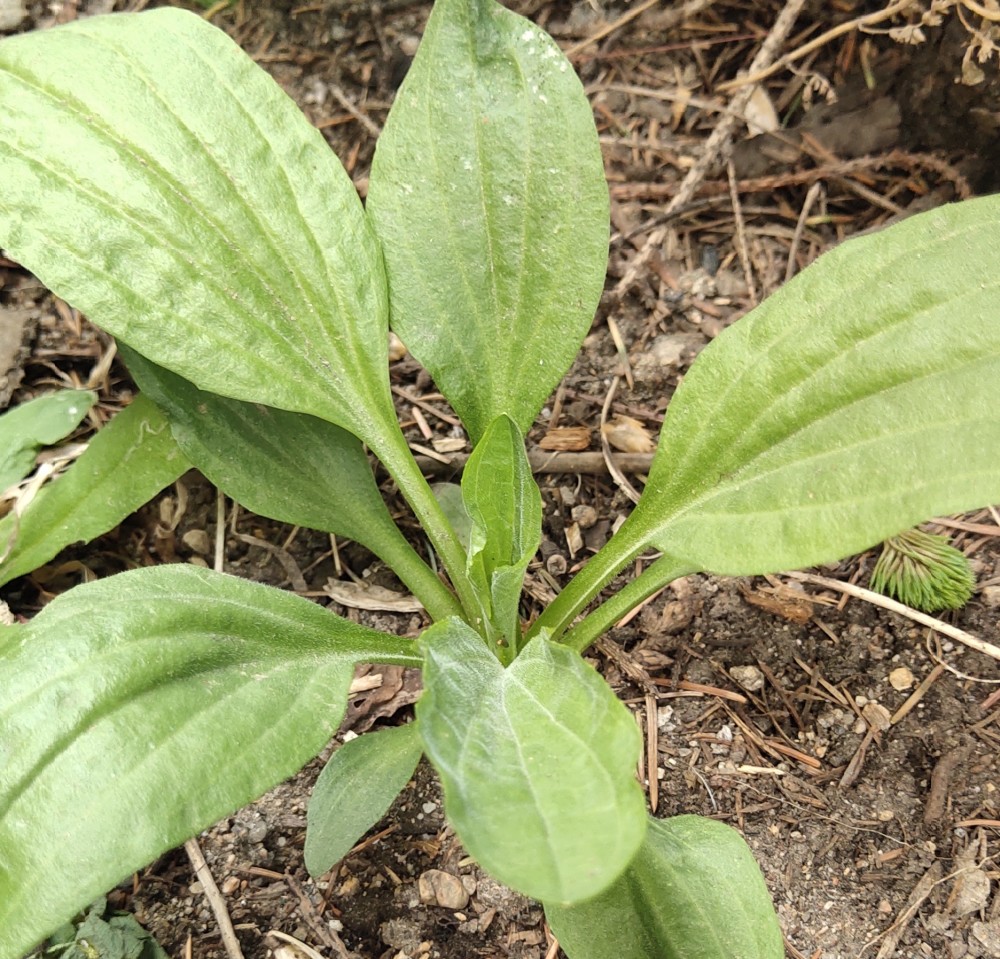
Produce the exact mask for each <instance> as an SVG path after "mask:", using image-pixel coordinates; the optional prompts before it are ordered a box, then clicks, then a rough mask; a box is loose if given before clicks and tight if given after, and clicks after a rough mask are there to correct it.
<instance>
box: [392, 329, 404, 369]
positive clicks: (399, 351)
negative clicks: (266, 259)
mask: <svg viewBox="0 0 1000 959" xmlns="http://www.w3.org/2000/svg"><path fill="white" fill-rule="evenodd" d="M404 356H406V344H405V343H404V342H403V341H402V340H401V339H400V338H399V337H398V336H396V334H395V333H392V332H390V333H389V362H390V363H397V362H398V361H399V360H401V359H402V358H403V357H404Z"/></svg>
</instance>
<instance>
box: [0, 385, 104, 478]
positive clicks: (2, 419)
mask: <svg viewBox="0 0 1000 959" xmlns="http://www.w3.org/2000/svg"><path fill="white" fill-rule="evenodd" d="M96 399H97V395H96V394H95V393H93V392H91V391H90V390H64V391H62V392H61V393H53V394H51V395H50V396H39V397H38V398H37V399H33V400H29V401H28V402H27V403H24V404H22V405H21V406H15V407H14V408H13V409H11V410H8V411H7V412H6V413H4V414H3V415H0V493H2V492H3V491H4V490H5V489H7V487H8V486H13V485H14V484H15V483H19V482H20V481H21V480H22V479H24V477H25V476H27V475H28V474H29V473H30V472H31V470H32V468H33V467H34V465H35V454H36V453H37V452H38V451H39V450H40V449H41V448H42V447H43V446H49V445H51V444H52V443H58V442H59V440H61V439H63V438H64V437H66V436H68V435H69V434H70V433H72V432H73V430H75V429H76V428H77V426H79V425H80V422H81V420H82V419H83V418H84V417H85V416H86V415H87V411H88V410H89V409H90V408H91V406H93V405H94V402H95V400H96Z"/></svg>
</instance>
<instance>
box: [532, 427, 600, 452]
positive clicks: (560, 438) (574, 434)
mask: <svg viewBox="0 0 1000 959" xmlns="http://www.w3.org/2000/svg"><path fill="white" fill-rule="evenodd" d="M538 445H539V446H540V447H541V448H542V449H543V450H575V451H578V452H579V451H582V450H586V449H590V430H589V429H588V428H587V427H586V426H558V427H556V428H555V429H554V430H549V431H548V432H547V433H546V434H545V435H544V436H543V437H542V438H541V440H539V442H538Z"/></svg>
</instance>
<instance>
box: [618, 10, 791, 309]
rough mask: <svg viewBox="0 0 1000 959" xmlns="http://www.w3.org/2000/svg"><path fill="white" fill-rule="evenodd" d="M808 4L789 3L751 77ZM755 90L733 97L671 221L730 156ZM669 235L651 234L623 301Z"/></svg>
mask: <svg viewBox="0 0 1000 959" xmlns="http://www.w3.org/2000/svg"><path fill="white" fill-rule="evenodd" d="M804 4H805V0H787V2H786V3H785V6H784V8H783V9H782V11H781V13H780V14H778V18H777V20H775V22H774V26H773V27H772V28H771V32H770V33H769V34H768V35H767V37H766V38H765V39H764V42H763V43H762V44H761V47H760V50H758V51H757V55H756V56H755V57H754V58H753V62H752V63H751V64H750V73H751V74H753V73H755V72H758V71H760V70H762V69H764V68H765V67H766V66H768V65H769V64H770V63H771V62H772V61H773V59H774V56H775V54H776V53H777V51H778V48H779V47H780V46H781V44H782V43H783V42H784V41H785V38H786V37H787V36H788V34H789V33H790V32H791V29H792V26H793V25H794V23H795V21H796V19H797V18H798V15H799V13H800V11H801V10H802V7H803V6H804ZM753 90H754V88H753V85H752V84H750V85H747V86H746V87H744V88H743V89H742V90H740V91H739V92H738V93H737V94H736V95H735V96H734V97H733V102H732V104H731V105H730V110H731V112H729V113H726V114H724V115H723V116H721V117H720V118H719V122H718V123H717V124H716V126H715V129H714V130H713V131H712V133H711V134H710V136H709V137H708V139H707V140H706V141H705V145H704V147H703V148H702V154H701V156H700V157H699V158H698V159H697V160H696V161H695V163H694V165H693V166H692V167H691V169H690V170H688V172H687V175H686V176H685V177H684V180H683V181H682V182H681V185H680V187H679V188H678V190H677V193H676V194H675V195H674V197H673V199H671V201H670V202H669V203H668V204H667V208H666V210H665V211H664V212H665V215H666V216H667V217H670V216H672V215H673V214H674V213H675V212H676V210H678V209H679V208H680V207H683V206H685V205H686V204H687V203H688V202H690V200H691V198H692V197H693V196H694V195H695V192H696V191H697V190H698V187H699V186H700V185H701V183H702V181H703V180H704V179H705V177H706V176H707V175H708V171H709V170H710V169H711V167H712V166H713V165H714V164H715V163H716V162H717V161H718V160H719V158H720V157H721V156H722V155H723V154H724V153H725V152H727V150H728V147H729V145H730V142H731V141H732V137H733V133H734V132H735V130H736V124H737V123H738V122H739V121H738V120H737V119H736V115H741V114H743V113H744V112H745V111H746V108H747V104H748V103H749V102H750V97H751V96H752V95H753ZM666 235H667V227H665V226H661V227H658V228H657V229H655V230H653V232H652V233H650V234H649V236H648V237H647V239H646V243H645V245H644V246H643V248H642V250H641V251H640V252H639V254H638V255H637V256H636V257H635V259H634V260H633V261H632V263H630V264H629V267H628V269H627V270H626V271H625V275H624V276H623V277H622V278H621V280H619V282H618V285H617V286H616V287H615V293H616V294H617V295H618V296H619V297H621V296H624V295H625V293H626V292H627V291H628V289H629V288H630V287H631V286H632V284H633V283H634V282H635V281H636V279H637V278H638V276H639V273H640V272H641V270H642V269H643V267H644V266H645V265H646V264H647V263H648V262H649V259H650V257H651V256H652V255H653V254H654V253H655V252H656V251H657V250H658V249H659V247H660V245H661V244H662V243H663V240H664V239H665V238H666Z"/></svg>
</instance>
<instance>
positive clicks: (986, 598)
mask: <svg viewBox="0 0 1000 959" xmlns="http://www.w3.org/2000/svg"><path fill="white" fill-rule="evenodd" d="M979 596H980V598H981V599H982V601H983V602H984V603H985V604H986V605H987V606H989V607H990V608H991V609H996V608H997V607H998V606H1000V586H984V587H983V588H982V589H981V590H980V592H979Z"/></svg>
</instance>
